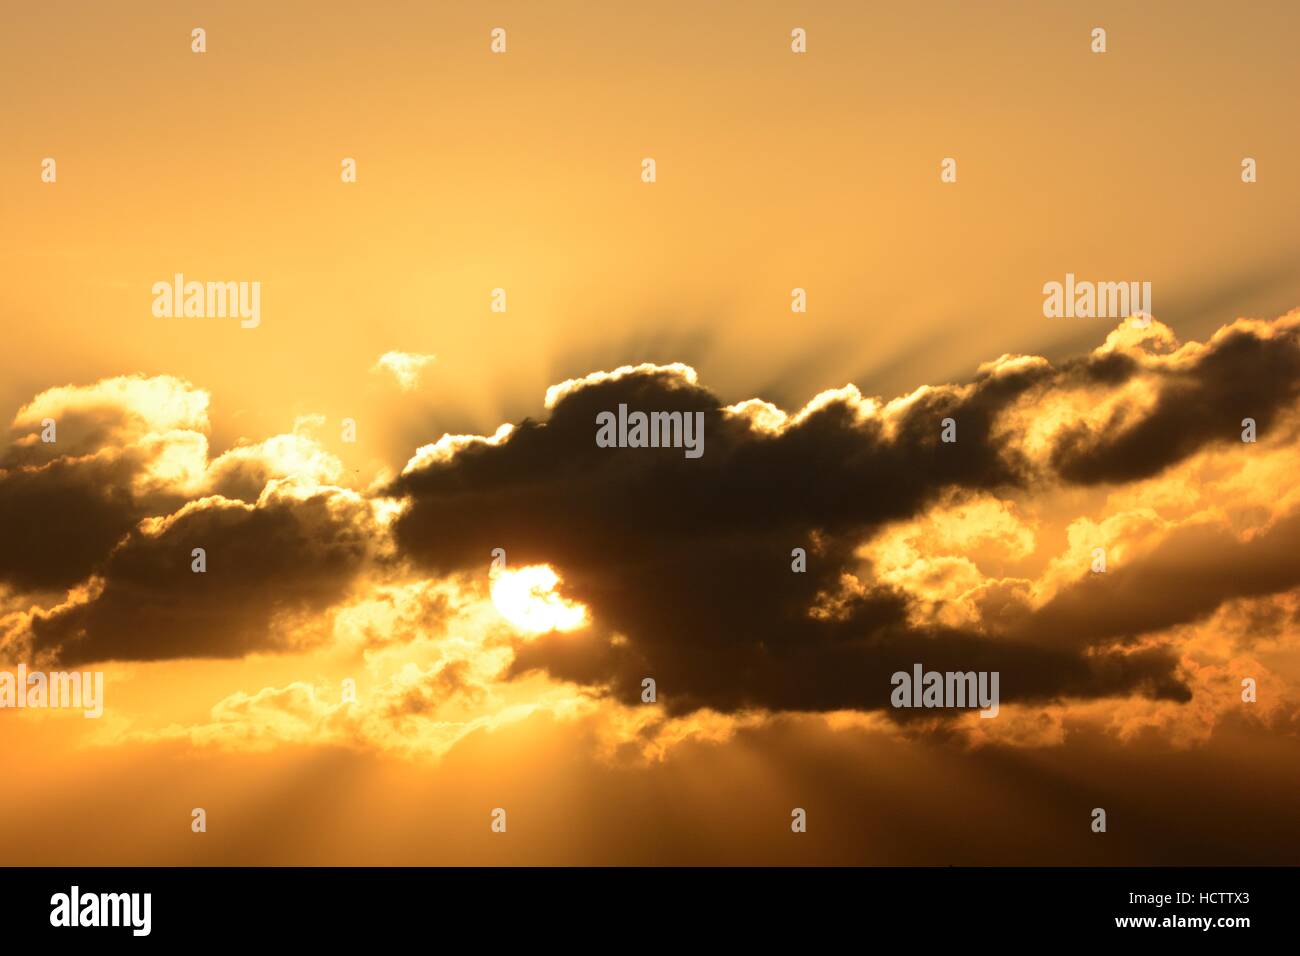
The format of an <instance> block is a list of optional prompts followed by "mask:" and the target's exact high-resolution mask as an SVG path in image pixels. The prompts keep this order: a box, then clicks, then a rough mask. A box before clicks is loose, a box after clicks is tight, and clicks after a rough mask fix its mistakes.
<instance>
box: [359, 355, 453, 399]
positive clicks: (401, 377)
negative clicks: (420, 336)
mask: <svg viewBox="0 0 1300 956" xmlns="http://www.w3.org/2000/svg"><path fill="white" fill-rule="evenodd" d="M435 361H437V357H436V356H433V355H420V354H418V353H416V352H385V353H384V354H383V355H381V356H379V360H378V361H377V362H375V364H374V366H373V367H372V368H371V371H372V372H388V373H390V374H391V375H392V376H393V378H395V379H396V380H397V387H398V388H400V389H401V390H402V391H404V392H413V391H415V389H416V387H417V386H418V385H419V384H420V374H421V373H422V372H423V371H424V369H425V368H426V367H427V366H429V365H432V364H433V363H434V362H435Z"/></svg>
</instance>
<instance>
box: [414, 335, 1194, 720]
mask: <svg viewBox="0 0 1300 956" xmlns="http://www.w3.org/2000/svg"><path fill="white" fill-rule="evenodd" d="M1120 365H1122V363H1118V362H1116V361H1114V360H1109V359H1108V360H1106V361H1105V362H1099V363H1098V367H1097V371H1096V373H1095V374H1096V375H1097V376H1099V377H1101V378H1106V377H1113V376H1114V375H1115V374H1116V368H1117V367H1118V366H1120ZM1131 368H1132V367H1131V366H1130V367H1129V371H1131ZM1056 374H1058V373H1056V372H1053V371H1052V370H1051V369H1050V368H1049V367H1048V366H1046V365H1043V364H1027V365H1024V366H1022V367H1020V368H1018V369H1011V370H1008V369H1006V368H1004V369H1002V370H1000V371H998V372H996V373H995V372H986V373H985V374H983V375H981V376H980V377H979V378H978V379H977V380H976V382H975V383H973V385H972V386H971V387H970V388H968V389H936V390H932V391H929V392H926V393H923V394H921V395H920V396H919V397H917V398H916V400H915V401H914V402H913V403H912V404H911V405H910V406H909V407H908V408H907V409H906V410H905V411H903V412H902V413H901V414H900V415H899V416H898V417H897V418H896V419H895V421H894V423H893V428H892V430H891V429H890V428H889V427H887V425H886V423H885V422H884V420H883V418H882V417H880V416H869V417H862V416H860V415H859V414H858V409H857V401H856V398H855V397H854V396H852V395H844V396H842V397H841V398H839V399H836V400H833V401H829V402H827V403H825V404H823V405H822V406H821V407H820V408H818V409H816V410H815V411H812V412H811V413H810V414H808V415H807V416H806V417H805V418H803V419H802V420H801V421H799V422H797V423H792V424H790V425H789V426H788V427H786V428H785V429H784V430H782V431H781V432H780V433H779V434H774V433H765V432H761V431H757V430H754V429H751V428H750V426H749V425H748V423H747V422H746V421H744V420H742V419H740V418H737V417H731V416H727V415H724V414H723V412H722V409H721V403H720V402H719V401H718V399H717V398H716V397H715V396H713V395H712V394H710V393H709V392H708V391H707V390H705V389H703V388H700V387H698V386H694V385H691V384H688V383H687V382H686V381H685V380H683V379H682V378H680V377H677V376H674V375H671V374H668V373H666V372H662V371H651V372H638V373H635V374H630V375H626V376H624V377H622V378H620V379H617V380H613V381H599V382H594V383H591V384H587V385H585V386H583V387H581V388H579V389H577V390H574V391H571V392H569V393H568V394H567V395H566V396H565V397H563V398H562V399H561V400H560V401H559V402H558V403H557V404H556V405H555V407H554V408H553V410H552V414H551V415H550V417H549V419H547V420H546V421H545V422H535V421H526V422H524V423H523V425H522V426H520V427H519V428H518V429H517V430H516V431H515V432H514V434H513V435H512V436H511V437H510V438H509V440H507V441H506V442H504V443H502V444H499V445H495V446H493V445H486V444H480V445H474V446H470V447H468V448H466V449H464V450H463V451H461V452H460V453H458V454H457V455H456V456H455V457H454V458H452V459H450V460H447V461H441V462H437V463H433V464H431V465H428V466H425V467H422V468H420V469H418V470H414V471H412V472H411V473H409V474H407V475H405V476H403V477H402V478H401V479H400V480H398V481H397V482H396V483H395V484H394V486H393V487H392V488H391V489H390V491H391V493H393V494H395V495H399V496H404V497H407V498H408V499H409V502H410V507H409V509H408V510H407V512H406V513H405V514H404V515H403V517H402V518H401V519H400V521H399V522H398V524H397V526H396V529H395V533H396V536H397V541H398V544H399V546H400V548H401V549H402V550H403V551H404V552H405V553H406V554H408V555H409V556H411V557H412V558H413V559H414V560H415V561H417V562H418V563H420V564H422V565H424V566H425V567H427V568H429V569H430V570H431V571H433V572H435V573H449V572H453V571H459V570H464V569H467V568H473V567H483V566H484V565H485V564H486V563H487V561H488V560H489V555H490V553H491V551H492V549H493V548H497V547H502V548H505V550H506V554H507V557H508V560H509V561H510V563H511V564H512V565H515V566H519V565H524V564H529V563H534V562H549V563H551V564H552V565H554V566H555V567H557V568H558V569H559V571H560V573H561V575H562V576H563V577H564V581H565V585H564V593H565V594H566V595H567V596H569V597H572V598H575V599H577V600H580V601H582V602H583V603H585V604H587V605H588V606H589V607H590V608H591V609H592V610H593V614H594V618H595V620H594V624H593V627H592V628H591V629H590V630H588V631H587V632H585V633H580V634H572V633H570V634H554V635H549V636H543V637H541V638H539V639H537V640H534V641H532V642H528V643H523V644H521V645H520V647H519V648H518V651H517V657H516V660H515V663H514V671H515V672H516V673H522V672H525V671H527V670H530V669H534V668H539V669H545V670H546V671H548V672H550V673H551V674H552V675H554V676H556V677H560V678H565V679H569V680H575V681H579V682H581V683H585V684H598V685H605V686H608V687H609V689H610V690H611V692H612V693H613V694H614V695H616V696H617V697H618V698H620V699H622V700H624V701H628V702H632V701H635V700H637V699H639V695H640V685H641V680H642V678H644V677H654V678H655V680H656V681H657V683H658V687H659V689H660V692H661V694H662V695H663V700H664V702H665V703H666V704H667V706H668V707H669V708H670V709H671V710H673V711H674V712H681V711H687V710H691V709H695V708H698V707H712V708H715V709H720V710H727V711H731V710H736V709H739V708H744V707H751V706H758V707H767V708H773V709H794V710H831V709H840V708H852V707H859V708H878V707H882V706H885V705H887V702H888V693H889V691H890V689H891V688H890V683H889V676H890V675H891V674H892V673H893V672H894V671H896V670H908V671H910V669H911V667H912V665H913V664H914V663H917V662H919V663H922V664H924V665H925V667H926V668H927V669H937V670H961V671H966V670H998V671H1000V672H1001V673H1002V694H1003V697H1004V699H1006V700H1015V699H1019V700H1026V699H1048V698H1052V697H1055V696H1059V695H1063V694H1071V695H1078V696H1097V695H1102V694H1127V693H1144V694H1147V695H1150V696H1157V697H1168V698H1171V699H1179V700H1183V699H1186V698H1187V696H1188V691H1187V688H1186V687H1185V686H1184V685H1183V683H1182V682H1181V681H1180V680H1179V679H1178V678H1177V676H1176V674H1175V669H1176V662H1175V660H1174V658H1173V657H1172V655H1169V654H1167V653H1163V652H1154V651H1153V652H1150V653H1142V654H1117V655H1108V654H1105V653H1101V654H1095V655H1084V654H1082V653H1080V652H1079V651H1078V650H1077V648H1072V647H1069V646H1068V645H1066V646H1065V647H1063V648H1056V647H1053V646H1052V645H1051V644H1050V643H1048V642H1044V641H1040V640H1035V639H1033V638H1032V637H1025V638H1021V639H1010V640H1000V641H990V640H989V639H988V638H987V637H986V636H984V635H981V634H976V633H966V632H962V631H958V630H951V629H949V630H939V629H917V628H916V627H914V626H912V625H910V624H909V623H908V620H909V615H908V604H907V599H906V598H905V597H904V596H903V595H901V594H898V593H895V592H892V591H890V590H889V589H887V588H884V587H880V586H869V587H868V589H867V590H866V593H864V594H862V595H861V596H859V597H857V598H856V599H854V600H851V601H849V602H848V603H847V605H845V606H844V607H843V608H842V609H841V611H842V613H838V614H836V615H835V616H834V618H833V619H828V618H825V617H823V618H816V617H814V616H812V615H810V613H809V610H810V608H812V607H813V606H814V605H816V604H818V602H819V595H824V594H827V593H832V592H836V591H837V590H838V589H839V587H840V581H841V575H843V574H844V573H845V572H847V571H850V570H855V569H857V567H858V564H859V562H858V561H857V559H856V558H855V556H854V550H855V548H856V546H857V545H858V544H859V543H860V542H861V541H863V540H864V539H866V538H867V537H869V536H870V535H871V534H872V533H873V532H874V531H875V530H877V529H878V528H880V527H881V526H882V525H884V524H885V523H887V522H889V521H892V520H897V519H902V518H907V517H910V516H913V515H916V514H918V513H920V512H921V511H923V510H924V509H926V508H927V507H928V506H929V505H930V504H931V503H933V502H934V501H935V500H936V499H937V498H938V497H939V496H940V495H942V494H945V493H948V492H951V491H952V490H953V489H957V490H959V491H979V490H996V489H1008V488H1014V487H1017V486H1020V485H1023V484H1024V483H1025V482H1026V481H1027V480H1029V476H1030V473H1031V471H1032V468H1031V466H1030V464H1029V463H1028V462H1026V461H1024V460H1023V459H1021V458H1020V457H1019V456H1018V454H1017V453H1015V452H1014V451H1013V450H1011V449H1010V448H1000V447H998V445H997V443H995V442H994V441H993V440H991V438H990V435H991V434H992V431H993V427H994V425H995V423H996V421H997V418H998V416H999V414H1000V413H1001V412H1002V411H1004V410H1005V409H1007V408H1008V407H1009V406H1011V405H1012V404H1013V403H1015V402H1016V401H1017V400H1018V399H1020V398H1021V397H1023V396H1024V395H1025V394H1026V393H1027V392H1028V391H1029V390H1030V389H1031V388H1034V387H1036V386H1039V385H1042V384H1043V383H1044V382H1046V381H1049V380H1050V379H1051V377H1052V376H1054V375H1056ZM1069 374H1071V375H1079V374H1090V373H1088V372H1087V370H1086V369H1083V370H1079V369H1076V370H1073V371H1071V372H1069ZM620 403H626V404H627V405H628V407H629V408H630V409H642V410H647V411H649V410H672V411H683V412H693V411H696V410H698V411H702V412H703V413H704V415H705V435H706V440H705V451H704V455H703V457H702V458H700V459H697V460H688V459H686V458H685V457H684V456H683V454H682V451H681V450H680V449H604V448H598V447H597V446H596V444H595V440H594V436H595V421H596V416H597V414H598V413H599V412H601V411H605V410H612V409H615V408H617V406H618V405H619V404H620ZM946 417H951V418H953V419H955V420H956V421H957V423H958V428H959V440H958V442H956V443H955V444H945V443H942V442H941V441H940V440H939V436H940V429H941V425H940V423H941V421H942V419H944V418H946ZM794 547H804V548H807V549H808V551H809V562H808V570H807V573H803V574H796V573H793V572H792V571H791V568H790V562H791V549H792V548H794ZM614 634H617V635H622V637H623V638H625V640H620V641H615V642H611V641H610V639H609V638H610V636H611V635H614Z"/></svg>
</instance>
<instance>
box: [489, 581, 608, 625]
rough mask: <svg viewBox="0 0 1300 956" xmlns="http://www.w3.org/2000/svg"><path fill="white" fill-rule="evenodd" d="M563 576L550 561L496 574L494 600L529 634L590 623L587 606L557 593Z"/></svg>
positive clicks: (502, 610)
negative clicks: (556, 571)
mask: <svg viewBox="0 0 1300 956" xmlns="http://www.w3.org/2000/svg"><path fill="white" fill-rule="evenodd" d="M559 583H560V576H559V575H558V574H556V573H555V570H554V569H553V568H551V567H550V565H546V564H532V565H529V566H527V567H523V568H516V569H515V570H513V571H506V570H501V571H495V572H493V574H492V604H493V605H494V606H495V607H496V609H497V611H498V612H499V613H500V614H501V616H502V617H504V618H505V619H506V620H507V621H509V622H510V623H511V625H513V626H514V627H515V628H516V629H517V630H520V631H523V632H525V633H527V634H543V633H545V632H547V631H574V630H577V629H578V628H580V627H582V626H583V625H585V624H586V623H587V608H586V607H585V606H583V605H582V604H580V603H578V602H577V601H569V600H566V599H565V598H562V597H561V596H560V595H559V594H557V593H555V588H556V586H557V585H558V584H559Z"/></svg>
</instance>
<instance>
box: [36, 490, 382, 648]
mask: <svg viewBox="0 0 1300 956" xmlns="http://www.w3.org/2000/svg"><path fill="white" fill-rule="evenodd" d="M374 535H375V530H374V528H373V527H372V526H371V524H370V522H369V509H368V506H367V505H366V504H365V502H364V501H362V500H361V499H359V498H356V497H353V496H347V495H343V494H332V493H326V492H322V493H320V494H316V495H314V496H312V497H308V498H306V499H303V500H299V499H297V498H290V497H276V496H272V497H270V498H269V499H267V500H265V501H263V502H262V503H260V504H259V505H258V506H257V507H251V506H246V505H243V504H241V503H237V502H228V501H221V500H212V501H209V502H205V503H204V504H203V505H201V506H197V507H191V508H189V509H185V510H183V511H182V512H181V513H179V514H178V515H177V516H176V517H174V518H173V519H170V520H169V521H168V523H167V524H166V526H165V527H164V528H163V529H162V530H161V531H160V532H159V533H157V534H153V533H150V532H149V531H147V530H145V529H143V528H137V529H135V530H133V531H131V533H130V535H129V536H128V537H127V538H126V540H125V541H124V542H123V543H122V544H121V545H120V546H119V547H118V548H117V549H116V550H115V551H113V553H112V555H111V556H110V557H109V558H108V560H107V561H106V562H105V564H104V566H103V568H102V572H101V573H102V579H103V589H102V591H101V592H100V593H98V594H97V595H95V596H94V597H92V598H90V599H89V600H88V601H86V602H85V603H75V604H71V605H69V606H65V607H63V608H60V609H56V610H55V611H53V612H49V613H41V614H38V615H37V616H36V617H35V618H34V619H33V621H32V625H31V630H32V641H33V646H34V649H35V650H36V651H38V652H42V651H51V650H57V651H58V656H59V659H60V660H61V661H62V662H64V663H66V664H70V665H75V664H80V663H83V662H88V661H104V660H160V659H164V658H181V657H239V656H243V655H245V654H248V653H251V652H253V651H265V650H283V649H285V648H286V647H287V646H289V644H290V642H291V641H294V640H301V639H302V635H301V634H300V633H299V632H298V630H297V628H296V627H295V625H296V624H298V623H299V622H300V620H299V619H300V618H303V617H310V616H312V615H314V614H316V613H318V612H320V611H322V610H324V609H325V608H327V607H330V606H331V605H333V604H335V603H336V602H338V601H340V600H342V599H343V598H344V597H345V596H346V595H347V593H348V589H349V586H350V585H351V583H352V582H353V580H354V579H355V578H356V576H357V575H358V573H359V572H360V570H361V569H362V568H363V567H364V566H365V562H366V561H367V559H368V557H369V555H370V553H371V550H372V541H373V538H374ZM194 548H203V549H205V551H206V558H207V571H206V572H205V573H202V574H199V573H195V572H194V571H193V570H191V560H192V559H191V552H192V550H193V549H194Z"/></svg>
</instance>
